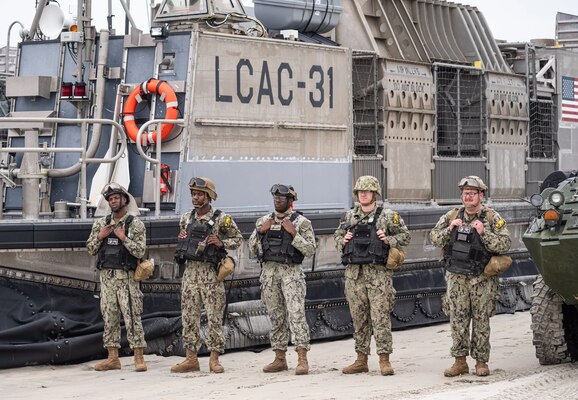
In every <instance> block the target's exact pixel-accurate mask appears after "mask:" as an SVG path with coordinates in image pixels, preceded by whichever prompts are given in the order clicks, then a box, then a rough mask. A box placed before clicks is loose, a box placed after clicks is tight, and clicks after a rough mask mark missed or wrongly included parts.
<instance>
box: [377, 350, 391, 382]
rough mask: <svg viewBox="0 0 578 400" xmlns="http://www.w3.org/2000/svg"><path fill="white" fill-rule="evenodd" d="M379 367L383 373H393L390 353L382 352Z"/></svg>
mask: <svg viewBox="0 0 578 400" xmlns="http://www.w3.org/2000/svg"><path fill="white" fill-rule="evenodd" d="M379 369H380V370H381V375H384V376H385V375H393V368H392V367H391V364H390V362H389V354H387V353H381V354H380V355H379Z"/></svg>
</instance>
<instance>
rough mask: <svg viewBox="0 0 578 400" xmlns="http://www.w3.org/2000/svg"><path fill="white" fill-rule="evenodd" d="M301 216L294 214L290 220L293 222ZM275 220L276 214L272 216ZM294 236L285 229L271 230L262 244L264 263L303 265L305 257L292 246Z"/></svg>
mask: <svg viewBox="0 0 578 400" xmlns="http://www.w3.org/2000/svg"><path fill="white" fill-rule="evenodd" d="M298 216H299V213H298V212H294V213H293V214H292V215H291V218H289V221H291V222H293V221H295V219H296V218H297V217H298ZM271 217H272V218H274V217H275V214H271ZM291 242H293V236H291V235H290V234H289V233H288V232H287V231H286V230H285V229H284V228H283V226H281V229H269V230H268V231H267V232H265V234H264V235H263V238H262V239H261V244H262V247H263V257H262V260H263V261H276V262H280V263H284V264H301V263H302V262H303V259H304V258H305V256H304V255H303V253H301V252H300V251H299V250H297V249H296V248H295V247H293V246H292V245H291Z"/></svg>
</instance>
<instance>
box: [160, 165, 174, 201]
mask: <svg viewBox="0 0 578 400" xmlns="http://www.w3.org/2000/svg"><path fill="white" fill-rule="evenodd" d="M170 177H171V167H169V166H168V165H167V164H161V194H162V195H163V196H164V195H166V194H167V193H172V192H173V188H172V187H171V182H170Z"/></svg>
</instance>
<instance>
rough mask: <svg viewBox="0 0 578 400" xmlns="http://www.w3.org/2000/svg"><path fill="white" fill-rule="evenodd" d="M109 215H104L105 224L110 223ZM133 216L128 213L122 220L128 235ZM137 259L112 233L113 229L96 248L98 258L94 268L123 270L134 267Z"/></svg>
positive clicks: (110, 217)
mask: <svg viewBox="0 0 578 400" xmlns="http://www.w3.org/2000/svg"><path fill="white" fill-rule="evenodd" d="M111 219H112V216H111V215H107V216H106V220H105V221H106V225H109V224H110V221H111ZM133 219H134V216H133V215H129V216H128V217H126V220H125V221H124V226H125V232H126V233H127V235H128V230H129V228H130V224H131V222H132V221H133ZM137 264H138V259H137V258H136V257H135V256H133V255H132V254H130V253H129V251H128V250H127V249H126V247H124V246H123V245H122V242H121V241H120V239H119V238H118V237H117V236H116V235H115V234H114V231H113V232H112V233H111V234H110V235H108V236H107V237H106V238H104V240H103V241H102V244H101V245H100V249H99V250H98V259H97V262H96V268H98V269H103V268H104V269H124V270H125V271H129V270H132V271H134V270H135V269H136V266H137Z"/></svg>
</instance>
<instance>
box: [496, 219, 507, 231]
mask: <svg viewBox="0 0 578 400" xmlns="http://www.w3.org/2000/svg"><path fill="white" fill-rule="evenodd" d="M504 225H506V221H504V220H503V219H502V218H500V219H499V221H498V222H496V225H495V226H496V229H501V228H502V227H503V226H504Z"/></svg>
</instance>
